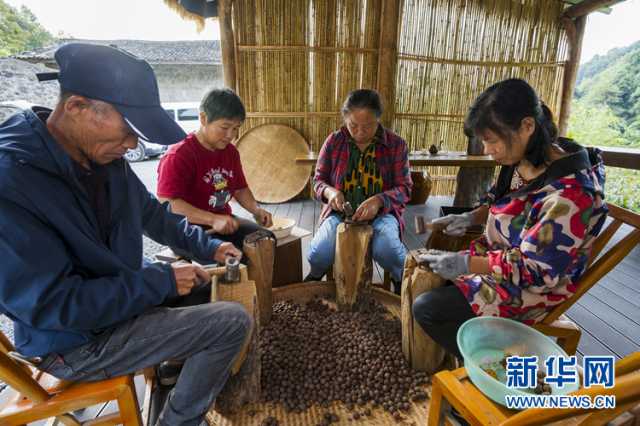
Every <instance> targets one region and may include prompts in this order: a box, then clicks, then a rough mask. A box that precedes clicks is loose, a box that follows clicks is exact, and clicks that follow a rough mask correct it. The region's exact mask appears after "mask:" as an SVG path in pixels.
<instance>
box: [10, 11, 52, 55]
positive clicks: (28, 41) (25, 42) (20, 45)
mask: <svg viewBox="0 0 640 426" xmlns="http://www.w3.org/2000/svg"><path fill="white" fill-rule="evenodd" d="M54 40H55V39H54V37H53V36H52V35H51V34H50V33H49V32H48V31H47V30H46V29H45V28H44V27H43V26H42V25H41V24H40V23H39V22H38V19H37V18H36V17H35V15H34V14H33V12H31V10H29V9H28V8H27V7H25V6H22V7H21V8H20V10H16V9H15V8H13V7H11V6H9V5H8V4H7V3H5V2H4V0H0V57H3V56H9V55H14V54H16V53H20V52H23V51H25V50H33V49H37V48H39V47H43V46H46V45H48V44H50V43H52V42H53V41H54Z"/></svg>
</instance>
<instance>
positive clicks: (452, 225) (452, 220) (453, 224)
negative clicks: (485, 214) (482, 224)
mask: <svg viewBox="0 0 640 426" xmlns="http://www.w3.org/2000/svg"><path fill="white" fill-rule="evenodd" d="M431 223H432V224H434V225H446V227H445V228H444V231H443V232H444V233H445V234H447V235H451V236H453V237H459V236H461V235H464V233H465V232H466V231H467V228H469V227H470V226H472V225H473V214H472V212H467V213H462V214H448V215H446V216H443V217H439V218H437V219H433V220H432V221H431Z"/></svg>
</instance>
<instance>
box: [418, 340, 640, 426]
mask: <svg viewBox="0 0 640 426" xmlns="http://www.w3.org/2000/svg"><path fill="white" fill-rule="evenodd" d="M572 395H589V396H590V397H592V398H593V397H594V396H596V395H615V397H616V407H615V408H614V409H609V410H596V409H589V410H585V409H573V408H571V409H564V408H554V409H549V408H548V409H541V408H529V409H526V410H523V411H515V410H509V409H507V408H506V407H503V406H501V405H499V404H497V403H495V402H493V401H492V400H490V399H489V398H488V397H486V396H485V395H484V394H483V393H482V392H480V390H479V389H478V388H476V387H475V386H474V385H473V383H471V380H470V379H469V378H468V376H467V372H466V370H465V369H464V368H458V369H457V370H453V371H441V372H439V373H438V374H436V375H435V376H434V378H433V385H432V387H431V402H430V405H429V420H428V423H427V424H428V426H436V425H440V424H443V422H444V420H445V419H443V417H445V418H446V420H447V421H448V423H449V424H457V423H456V421H455V420H453V419H451V418H449V417H450V416H448V415H446V414H445V415H444V416H443V414H444V413H443V411H445V409H447V408H448V407H445V406H447V405H450V406H453V407H454V408H455V409H456V410H457V411H458V413H460V415H462V417H464V418H465V420H467V421H468V422H469V423H470V424H472V425H501V426H527V425H547V424H550V423H552V422H556V421H560V420H565V419H569V418H571V419H572V420H573V421H572V423H571V424H573V425H603V424H606V423H607V422H608V421H609V420H612V419H614V418H616V417H618V416H619V415H620V414H622V413H624V412H625V411H628V410H630V409H631V408H633V407H634V406H636V405H637V404H638V402H640V352H636V353H633V354H631V355H629V356H627V357H626V358H624V359H622V360H620V361H619V362H618V363H617V364H616V382H615V386H614V387H613V388H610V389H605V388H603V387H601V386H593V387H591V388H589V389H585V388H581V389H579V390H578V391H577V392H574V393H573V394H572ZM443 399H444V401H443ZM444 423H446V422H444Z"/></svg>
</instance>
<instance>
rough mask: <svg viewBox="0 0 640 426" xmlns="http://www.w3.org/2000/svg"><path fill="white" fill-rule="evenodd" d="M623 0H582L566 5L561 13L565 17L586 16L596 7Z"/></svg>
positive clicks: (599, 7)
mask: <svg viewBox="0 0 640 426" xmlns="http://www.w3.org/2000/svg"><path fill="white" fill-rule="evenodd" d="M622 1H624V0H582V1H581V2H579V3H577V4H574V5H573V6H570V7H568V8H567V9H566V10H565V11H564V12H563V13H562V16H563V17H567V18H579V17H581V16H586V15H588V14H590V13H591V12H595V11H596V10H598V9H602V8H605V7H609V6H613V5H614V4H616V3H620V2H622Z"/></svg>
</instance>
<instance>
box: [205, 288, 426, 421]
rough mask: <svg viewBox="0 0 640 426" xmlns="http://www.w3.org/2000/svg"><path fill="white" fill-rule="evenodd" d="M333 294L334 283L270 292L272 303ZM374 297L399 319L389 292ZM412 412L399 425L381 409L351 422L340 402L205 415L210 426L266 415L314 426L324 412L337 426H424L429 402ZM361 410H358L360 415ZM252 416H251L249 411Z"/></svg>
mask: <svg viewBox="0 0 640 426" xmlns="http://www.w3.org/2000/svg"><path fill="white" fill-rule="evenodd" d="M335 294H336V288H335V284H334V283H333V282H318V283H301V284H291V285H288V286H285V287H278V288H274V289H273V302H274V303H275V302H278V301H282V300H291V301H294V302H296V303H305V302H307V301H309V300H311V299H313V298H314V297H315V296H320V297H322V298H326V299H328V300H334V299H335ZM373 296H374V297H375V299H376V300H378V301H379V302H381V303H382V304H384V305H385V306H386V307H387V309H388V310H389V312H390V313H391V314H392V315H394V316H397V317H400V298H399V297H398V296H396V295H395V294H393V293H389V292H387V291H384V290H380V289H378V288H373ZM423 388H424V389H425V390H426V392H427V395H431V386H430V385H424V386H423ZM411 405H412V407H411V410H410V411H409V412H408V413H402V416H403V417H404V420H402V421H400V422H398V421H397V420H395V419H394V418H393V417H392V416H391V414H390V413H388V412H386V411H384V410H383V409H382V407H378V408H375V409H372V410H371V411H372V415H371V416H369V417H361V418H360V419H359V420H351V421H349V418H350V417H351V412H350V411H349V410H348V409H347V408H346V407H345V406H344V405H343V404H341V403H337V402H334V403H332V404H330V405H329V407H326V408H325V407H321V406H319V405H313V406H312V407H311V408H309V409H308V410H306V411H304V412H302V413H293V412H291V413H287V412H286V411H285V409H284V407H282V406H281V405H280V404H274V403H262V404H251V405H247V406H246V407H244V409H243V410H242V411H241V412H238V413H236V414H233V415H228V416H222V415H221V414H219V413H217V412H215V411H211V412H210V413H209V414H208V415H207V421H208V422H209V424H210V425H212V426H231V425H233V426H238V425H242V426H244V425H260V423H261V422H262V420H264V419H265V418H267V417H269V416H273V417H276V418H277V419H278V422H279V424H280V425H291V426H306V425H310V426H314V425H316V424H318V423H320V422H321V421H322V419H323V416H324V414H325V413H327V412H331V413H335V414H337V415H338V417H340V420H339V421H338V422H337V423H332V424H336V425H381V426H383V425H384V426H387V425H388V426H391V425H398V424H400V425H406V426H409V425H411V424H414V425H415V426H418V425H424V424H426V421H427V409H428V406H429V400H428V399H427V400H424V401H418V402H412V403H411ZM363 410H364V407H362V408H358V411H359V412H362V411H363ZM251 411H253V412H255V414H254V415H253V416H250V415H249V414H250V412H251Z"/></svg>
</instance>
